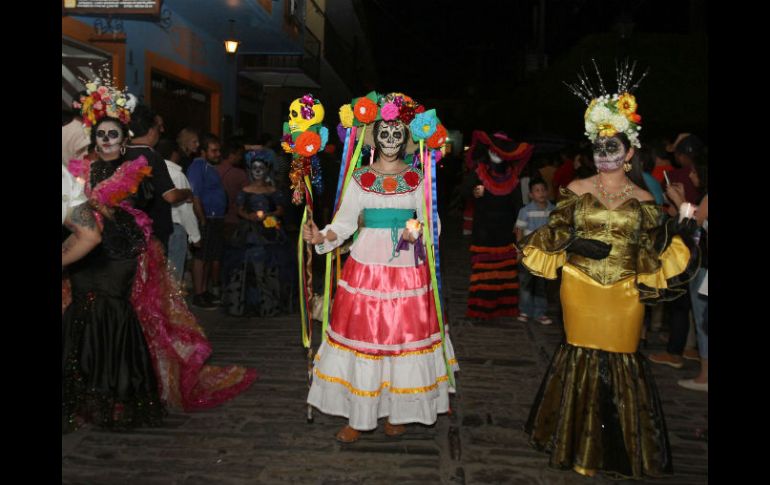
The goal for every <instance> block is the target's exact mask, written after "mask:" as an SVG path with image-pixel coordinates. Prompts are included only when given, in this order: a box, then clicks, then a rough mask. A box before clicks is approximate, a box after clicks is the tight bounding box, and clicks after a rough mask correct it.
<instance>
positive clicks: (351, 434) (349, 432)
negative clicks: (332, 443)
mask: <svg viewBox="0 0 770 485" xmlns="http://www.w3.org/2000/svg"><path fill="white" fill-rule="evenodd" d="M360 436H361V432H360V431H358V430H356V429H353V428H351V427H350V426H347V425H345V426H344V427H343V428H342V429H341V430H339V432H337V441H340V442H342V443H353V442H355V441H358V438H359V437H360Z"/></svg>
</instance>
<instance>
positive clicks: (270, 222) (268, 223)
mask: <svg viewBox="0 0 770 485" xmlns="http://www.w3.org/2000/svg"><path fill="white" fill-rule="evenodd" d="M262 224H264V226H265V227H266V228H268V229H270V228H273V227H275V226H277V225H278V221H277V220H276V219H275V217H273V216H267V217H265V220H264V221H262Z"/></svg>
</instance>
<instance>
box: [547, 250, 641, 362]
mask: <svg viewBox="0 0 770 485" xmlns="http://www.w3.org/2000/svg"><path fill="white" fill-rule="evenodd" d="M561 303H562V311H563V314H564V332H565V334H566V335H567V342H568V343H570V344H572V345H575V346H578V347H587V348H589V349H598V350H605V351H607V352H621V353H631V352H636V350H637V347H638V346H639V338H640V336H641V330H642V324H643V323H644V305H642V304H641V303H639V292H638V291H637V289H636V287H635V285H634V277H633V276H630V277H628V278H626V279H624V280H621V281H618V282H617V283H613V284H611V285H602V284H600V283H597V282H596V281H595V280H593V279H591V278H590V277H588V276H587V275H585V274H584V273H583V272H581V271H579V270H578V269H576V268H575V267H574V266H572V265H570V264H565V265H564V267H563V268H562V283H561Z"/></svg>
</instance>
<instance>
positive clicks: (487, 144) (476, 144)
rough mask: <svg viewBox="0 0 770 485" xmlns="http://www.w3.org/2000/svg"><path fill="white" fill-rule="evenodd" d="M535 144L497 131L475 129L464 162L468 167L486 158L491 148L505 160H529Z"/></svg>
mask: <svg viewBox="0 0 770 485" xmlns="http://www.w3.org/2000/svg"><path fill="white" fill-rule="evenodd" d="M534 149H535V146H534V145H532V144H530V143H526V142H517V141H514V140H513V139H511V138H510V137H509V136H508V135H506V134H505V133H503V132H500V131H498V132H497V133H494V134H493V135H491V136H490V135H489V134H487V133H486V132H484V131H481V130H475V131H474V132H473V139H472V141H471V147H470V149H468V152H467V154H466V162H467V164H468V166H469V167H474V166H476V165H477V164H478V163H479V161H481V160H486V159H487V158H488V153H487V152H488V151H489V150H491V151H493V152H494V153H496V154H497V156H499V157H500V158H502V159H503V160H506V161H521V160H529V159H530V157H531V156H532V152H533V151H534Z"/></svg>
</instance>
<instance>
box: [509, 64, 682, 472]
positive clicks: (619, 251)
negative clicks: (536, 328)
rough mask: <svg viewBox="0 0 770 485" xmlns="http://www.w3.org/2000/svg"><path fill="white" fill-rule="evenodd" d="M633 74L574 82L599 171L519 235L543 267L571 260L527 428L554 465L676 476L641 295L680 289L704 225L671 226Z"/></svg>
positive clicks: (534, 268)
mask: <svg viewBox="0 0 770 485" xmlns="http://www.w3.org/2000/svg"><path fill="white" fill-rule="evenodd" d="M632 73H633V70H631V72H629V71H628V68H627V66H625V67H624V68H623V69H621V71H620V74H621V76H620V77H619V82H618V85H619V91H618V92H619V94H615V95H608V94H606V93H603V94H602V95H601V96H597V95H594V93H592V92H590V91H587V90H585V89H581V88H579V87H576V86H572V88H573V92H575V93H576V94H578V95H580V96H581V97H582V98H583V99H584V101H586V103H587V104H589V108H588V110H587V111H586V114H585V120H586V121H585V124H586V132H587V134H588V136H589V138H590V139H591V140H592V141H593V151H594V162H595V164H596V168H597V170H598V172H599V173H598V174H597V175H594V176H592V177H589V178H586V179H583V180H575V181H573V182H572V183H570V184H569V185H568V186H567V188H566V189H562V191H561V195H562V198H561V200H560V201H559V202H558V204H557V207H556V209H555V210H554V211H553V212H552V213H551V215H550V218H549V221H548V224H547V225H545V226H543V227H542V228H540V229H538V230H537V231H535V232H534V233H532V234H531V235H529V236H527V237H525V238H524V240H523V241H522V242H521V248H522V253H523V254H524V258H523V264H524V265H525V266H526V267H527V268H529V269H530V271H531V272H533V273H534V274H539V275H541V276H543V277H545V278H549V279H554V278H555V277H556V269H557V268H558V267H562V285H561V301H562V309H563V313H564V331H565V334H566V341H565V342H564V343H562V344H560V346H559V348H558V349H557V350H556V352H555V354H554V356H553V359H552V361H551V364H550V367H549V369H548V372H547V373H546V375H545V377H544V379H543V382H542V385H541V387H540V390H539V391H538V393H537V396H536V397H535V402H534V404H533V407H532V410H531V412H530V416H529V419H528V421H527V423H526V426H525V429H526V431H527V433H529V435H530V443H531V444H532V445H533V446H534V447H536V448H538V449H541V450H545V451H547V452H549V453H550V454H551V458H550V465H551V466H553V467H556V468H560V469H573V470H574V471H576V472H578V473H580V474H583V475H588V476H593V475H594V474H595V473H596V472H598V471H601V472H604V473H606V474H608V475H610V476H612V477H616V478H617V477H633V478H642V477H643V476H661V475H665V474H670V473H672V472H673V468H672V464H671V448H670V445H669V442H668V434H667V431H666V425H665V420H664V418H663V409H662V406H661V402H660V398H659V397H658V391H657V387H656V386H655V382H654V380H653V376H652V373H651V372H650V369H649V364H648V363H647V361H646V360H645V358H644V356H643V355H642V354H641V353H639V351H638V344H639V340H640V335H641V334H640V331H641V326H642V323H643V318H644V305H643V303H646V302H654V301H656V300H666V299H673V298H677V297H679V296H681V295H682V294H683V293H684V290H683V289H682V288H684V287H685V286H686V284H687V281H689V279H690V278H691V275H692V274H693V271H694V270H695V269H696V267H697V258H696V257H694V256H696V255H697V252H696V251H695V248H694V246H693V245H692V230H693V226H694V222H693V221H692V220H691V219H685V220H684V221H683V222H682V223H677V222H676V221H674V222H673V223H670V224H668V225H667V226H664V225H662V217H661V216H662V213H661V209H660V207H659V206H657V205H656V204H655V201H654V199H653V197H652V196H651V195H650V194H649V193H648V192H647V191H646V190H644V187H645V186H644V182H643V179H642V176H641V166H640V163H639V160H638V157H637V156H636V154H635V150H636V148H639V147H640V144H639V141H638V130H639V126H638V125H639V122H640V121H641V118H640V117H639V115H637V114H636V100H635V98H634V97H633V96H632V95H631V94H630V91H631V90H632V89H633V88H631V89H628V85H629V84H630V79H631V76H632ZM581 81H582V79H581ZM637 84H638V83H637ZM583 86H586V84H583ZM602 86H603V85H602Z"/></svg>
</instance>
